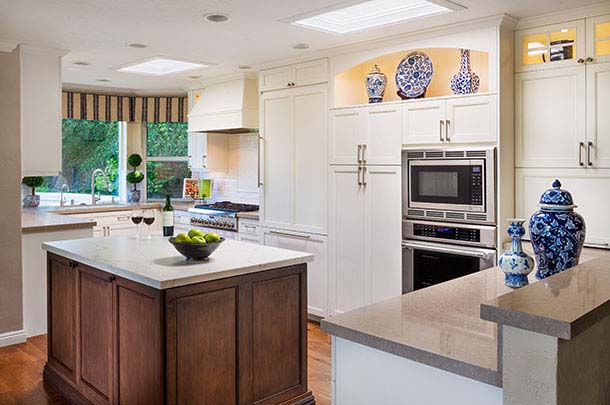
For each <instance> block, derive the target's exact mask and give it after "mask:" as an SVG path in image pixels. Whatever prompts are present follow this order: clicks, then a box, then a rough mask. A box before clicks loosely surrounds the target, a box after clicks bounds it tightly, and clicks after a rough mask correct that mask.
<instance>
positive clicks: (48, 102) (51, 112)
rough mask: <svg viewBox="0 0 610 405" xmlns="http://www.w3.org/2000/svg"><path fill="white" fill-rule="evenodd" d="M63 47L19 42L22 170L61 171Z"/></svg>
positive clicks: (35, 172)
mask: <svg viewBox="0 0 610 405" xmlns="http://www.w3.org/2000/svg"><path fill="white" fill-rule="evenodd" d="M64 53H65V52H64V51H58V50H50V49H43V48H37V47H30V46H23V45H21V46H20V64H21V174H22V176H56V175H57V173H59V172H60V171H61V158H62V156H61V153H62V152H61V117H62V114H61V108H62V106H61V57H62V56H63V54H64Z"/></svg>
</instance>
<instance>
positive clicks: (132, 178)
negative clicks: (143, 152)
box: [126, 153, 144, 203]
mask: <svg viewBox="0 0 610 405" xmlns="http://www.w3.org/2000/svg"><path fill="white" fill-rule="evenodd" d="M127 164H128V165H129V166H131V167H132V168H133V171H131V172H129V173H127V177H126V180H127V182H128V183H131V184H133V190H129V194H128V195H127V201H128V202H130V203H137V202H140V190H138V183H141V182H142V180H144V174H143V173H142V172H141V171H139V170H138V167H140V165H141V164H142V156H140V155H138V154H137V153H133V154H131V155H129V157H128V158H127Z"/></svg>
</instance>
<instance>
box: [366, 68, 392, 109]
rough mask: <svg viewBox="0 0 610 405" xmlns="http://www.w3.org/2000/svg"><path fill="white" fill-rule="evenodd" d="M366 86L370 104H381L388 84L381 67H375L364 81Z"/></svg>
mask: <svg viewBox="0 0 610 405" xmlns="http://www.w3.org/2000/svg"><path fill="white" fill-rule="evenodd" d="M364 83H365V85H366V93H367V95H368V96H369V103H381V102H382V101H383V95H384V94H385V86H386V85H387V84H388V78H387V77H386V75H385V74H383V72H382V71H381V70H379V66H377V65H373V68H372V69H371V71H370V72H369V73H368V74H367V75H366V77H365V79H364Z"/></svg>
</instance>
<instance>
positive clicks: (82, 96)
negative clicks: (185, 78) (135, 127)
mask: <svg viewBox="0 0 610 405" xmlns="http://www.w3.org/2000/svg"><path fill="white" fill-rule="evenodd" d="M62 115H63V118H73V119H81V120H101V121H129V122H186V115H187V99H186V97H140V96H111V95H106V94H91V93H75V92H70V91H64V92H62Z"/></svg>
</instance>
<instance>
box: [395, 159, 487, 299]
mask: <svg viewBox="0 0 610 405" xmlns="http://www.w3.org/2000/svg"><path fill="white" fill-rule="evenodd" d="M402 158H403V160H402V170H403V173H402V174H403V184H402V189H403V198H402V200H403V202H402V204H403V226H402V238H403V242H402V246H403V293H406V292H410V291H413V290H418V289H421V288H425V287H429V286H431V285H434V284H438V283H442V282H444V281H448V280H451V279H454V278H457V277H461V276H464V275H467V274H471V273H474V272H477V271H480V270H484V269H487V268H489V267H493V266H495V264H496V226H495V225H496V224H495V205H496V204H495V202H496V200H495V188H496V171H495V148H485V149H459V150H458V149H425V150H406V151H403V156H402Z"/></svg>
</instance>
